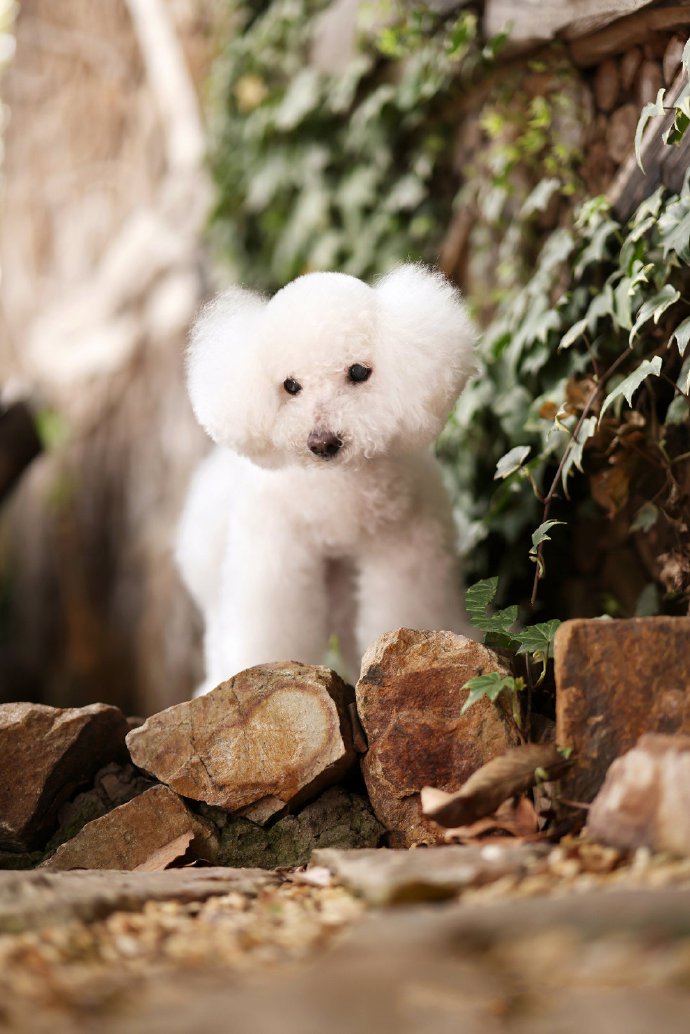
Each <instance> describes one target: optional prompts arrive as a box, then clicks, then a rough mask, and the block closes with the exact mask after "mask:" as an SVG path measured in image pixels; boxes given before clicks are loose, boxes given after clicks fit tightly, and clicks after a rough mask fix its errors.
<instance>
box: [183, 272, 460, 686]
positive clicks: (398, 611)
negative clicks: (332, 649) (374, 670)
mask: <svg viewBox="0 0 690 1034" xmlns="http://www.w3.org/2000/svg"><path fill="white" fill-rule="evenodd" d="M473 340H474V328H473V326H472V323H471V321H470V318H469V316H468V314H467V311H466V309H465V307H464V305H463V303H462V301H461V299H460V296H459V294H458V292H457V291H456V290H455V288H454V287H452V286H451V284H449V283H448V281H446V280H445V279H444V278H443V276H441V274H439V273H435V272H432V271H430V270H428V269H426V268H424V267H422V266H416V265H405V266H401V267H400V268H398V269H397V270H395V271H394V272H392V273H390V274H389V275H388V276H386V277H384V278H383V279H381V280H380V281H379V282H378V283H376V284H375V285H374V286H373V287H369V286H367V285H366V284H364V283H363V282H362V281H361V280H357V279H355V278H354V277H351V276H346V275H344V274H341V273H310V274H307V275H306V276H302V277H300V278H299V279H297V280H295V281H293V282H292V283H290V284H288V285H287V287H284V288H283V289H282V290H281V291H279V292H278V293H277V294H276V295H275V296H274V297H273V298H272V299H270V300H266V299H264V298H262V297H261V296H260V295H257V294H254V293H252V292H249V291H246V290H244V289H242V288H233V289H231V290H229V291H227V292H226V293H224V294H222V295H220V296H219V297H218V298H217V299H215V300H214V301H213V302H211V303H210V304H209V305H207V306H206V307H205V308H204V309H203V310H202V312H201V314H200V316H199V319H198V321H197V323H196V326H195V327H194V330H193V332H192V337H191V343H190V348H189V354H188V383H189V393H190V397H191V401H192V406H193V408H194V412H195V414H196V416H197V419H198V420H199V423H200V424H201V426H202V427H203V428H204V429H205V430H206V431H207V432H208V434H209V435H210V437H211V438H212V439H213V440H214V441H215V442H216V443H217V445H218V446H219V448H217V449H215V450H214V451H213V452H212V453H211V454H210V455H209V456H208V457H207V459H206V460H205V461H204V462H203V463H202V465H201V466H200V468H199V470H198V471H197V473H196V475H195V477H194V479H193V481H192V484H191V488H190V491H189V496H188V499H187V504H186V507H185V510H184V512H183V515H182V519H181V521H180V526H179V531H178V540H177V559H178V563H179V566H180V569H181V571H182V574H183V577H184V579H185V581H186V583H187V586H188V588H189V590H190V592H191V593H192V595H193V596H194V598H195V600H196V602H197V603H198V605H199V607H200V608H201V610H202V613H203V615H204V619H205V624H206V633H205V655H206V679H205V682H204V684H203V686H202V687H201V690H200V692H204V691H206V690H208V689H210V688H212V687H213V686H215V685H217V683H219V682H221V681H222V680H223V679H226V678H228V677H229V676H230V675H232V674H234V673H235V672H237V671H240V670H242V669H243V668H247V667H250V666H252V665H254V664H260V663H265V662H268V661H276V660H286V659H295V660H300V661H304V662H307V663H314V664H318V663H321V662H322V660H323V657H324V654H325V651H326V647H327V643H328V640H329V635H330V634H332V633H334V634H336V635H337V636H338V638H339V641H340V645H341V650H342V653H343V656H344V660H345V663H346V666H347V668H348V674H349V675H350V676H353V675H354V674H355V671H356V669H357V667H358V662H359V657H360V656H361V654H362V652H363V651H364V649H365V648H366V647H367V646H368V645H369V644H370V643H371V642H372V641H373V640H374V639H375V638H376V637H377V636H379V635H380V634H381V633H382V632H384V631H388V630H390V629H393V628H398V627H401V626H407V627H412V628H443V629H450V630H453V631H457V632H465V633H467V632H468V631H469V629H468V626H467V623H466V617H465V614H464V611H463V607H462V602H461V580H460V574H459V570H458V564H457V559H456V556H455V551H454V538H455V535H454V530H453V521H452V515H451V510H450V503H449V500H448V498H447V495H446V493H445V490H444V488H443V485H442V481H441V476H440V470H439V467H438V465H437V463H436V461H435V459H434V458H433V456H432V454H431V451H430V450H429V446H430V445H431V443H432V442H433V440H434V438H435V437H436V435H437V434H438V432H439V431H440V429H441V427H442V426H443V423H444V421H445V419H446V417H447V415H448V412H449V410H450V408H451V406H452V404H453V402H454V400H455V398H456V397H457V395H458V394H459V392H460V391H461V390H462V388H463V387H464V385H465V382H466V380H467V378H468V376H469V375H470V373H471V372H472V368H473ZM355 364H358V365H359V366H365V367H366V368H367V369H370V370H371V374H370V376H369V378H368V379H367V380H366V381H364V382H362V383H353V382H352V380H351V379H350V378H349V376H348V371H349V370H350V368H351V367H352V366H353V365H355ZM290 379H291V380H292V381H295V382H296V383H297V384H298V385H299V387H300V389H301V390H300V391H299V392H298V394H294V395H291V394H289V393H288V392H287V391H286V389H285V387H284V383H285V381H286V380H290ZM315 434H316V435H317V436H318V435H326V437H327V438H328V440H332V439H334V438H335V439H337V440H338V441H339V442H340V443H341V446H340V448H339V449H338V451H337V454H336V455H334V456H332V457H330V458H327V457H326V456H324V455H315V454H314V453H313V451H311V450H310V444H311V445H312V446H313V440H314V435H315ZM310 436H311V438H310Z"/></svg>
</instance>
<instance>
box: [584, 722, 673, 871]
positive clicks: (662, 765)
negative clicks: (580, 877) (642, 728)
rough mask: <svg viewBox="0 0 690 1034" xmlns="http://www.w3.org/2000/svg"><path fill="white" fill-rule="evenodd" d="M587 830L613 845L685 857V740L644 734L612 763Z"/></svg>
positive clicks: (591, 811)
mask: <svg viewBox="0 0 690 1034" xmlns="http://www.w3.org/2000/svg"><path fill="white" fill-rule="evenodd" d="M587 828H588V830H589V832H590V834H591V835H592V836H593V837H595V838H596V839H597V840H600V841H602V842H603V843H605V844H611V845H612V846H613V847H623V848H638V847H648V848H650V849H651V850H652V851H668V852H670V853H672V854H680V855H690V736H659V735H654V734H651V733H649V734H647V735H646V736H642V737H641V738H640V741H639V743H638V744H637V746H636V747H634V748H633V749H632V750H630V751H628V753H627V754H624V755H623V757H621V758H618V759H617V760H616V761H614V762H613V764H612V765H611V767H610V768H609V770H608V772H607V774H606V779H605V780H604V785H603V786H602V788H601V790H600V791H599V793H598V794H597V796H596V798H595V799H594V802H593V804H592V807H591V808H590V810H589V814H588V818H587Z"/></svg>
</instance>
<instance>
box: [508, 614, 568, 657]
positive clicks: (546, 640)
mask: <svg viewBox="0 0 690 1034" xmlns="http://www.w3.org/2000/svg"><path fill="white" fill-rule="evenodd" d="M559 626H560V621H558V620H556V619H555V618H554V620H553V621H544V622H543V623H542V624H539V625H528V626H527V628H523V630H522V631H521V632H515V633H513V637H514V638H515V639H516V640H517V641H518V642H519V643H520V647H519V649H518V653H531V654H534V656H535V657H536V659H537V660H539V661H546V660H548V657H549V649H550V647H551V644H552V643H553V640H554V636H555V635H556V632H557V631H558V628H559Z"/></svg>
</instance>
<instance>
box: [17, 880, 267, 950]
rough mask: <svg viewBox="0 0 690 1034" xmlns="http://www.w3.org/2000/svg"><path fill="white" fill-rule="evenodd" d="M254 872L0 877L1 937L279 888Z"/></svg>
mask: <svg viewBox="0 0 690 1034" xmlns="http://www.w3.org/2000/svg"><path fill="white" fill-rule="evenodd" d="M279 882H280V877H279V876H277V875H276V874H275V873H269V872H264V871H263V870H258V869H223V868H208V869H175V870H168V871H167V872H155V873H153V872H138V873H129V872H103V871H98V870H94V871H93V872H46V871H45V870H44V869H42V870H41V871H40V872H22V873H17V872H0V933H3V934H8V933H18V932H19V931H21V930H35V929H38V928H40V927H44V926H48V925H58V924H60V923H71V922H73V921H74V920H77V919H81V920H84V921H85V922H92V921H93V920H97V919H103V918H104V917H105V916H107V915H109V914H110V913H111V912H131V911H137V910H139V909H142V908H143V907H144V905H145V904H146V902H147V901H183V902H184V901H204V900H205V899H206V898H210V897H213V896H214V895H222V894H229V893H230V892H231V891H235V890H236V891H238V892H239V893H241V894H253V893H256V892H257V891H258V890H259V889H260V888H261V887H267V886H271V885H273V884H276V883H279Z"/></svg>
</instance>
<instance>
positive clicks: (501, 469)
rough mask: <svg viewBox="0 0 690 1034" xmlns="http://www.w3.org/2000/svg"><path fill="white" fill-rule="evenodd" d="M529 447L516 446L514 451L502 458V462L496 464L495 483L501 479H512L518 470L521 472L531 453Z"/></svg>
mask: <svg viewBox="0 0 690 1034" xmlns="http://www.w3.org/2000/svg"><path fill="white" fill-rule="evenodd" d="M531 451H532V450H531V448H530V446H529V445H516V446H515V448H514V449H511V450H510V452H507V453H506V454H505V456H501V458H500V460H499V461H498V463H497V464H496V473H495V474H494V481H497V480H498V479H499V478H501V479H502V478H507V477H510V475H511V474H514V473H515V471H516V470H519V469H520V467H521V466H522V465H523V463H524V462H525V460H526V459H527V457H528V456H529V454H530V452H531Z"/></svg>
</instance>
